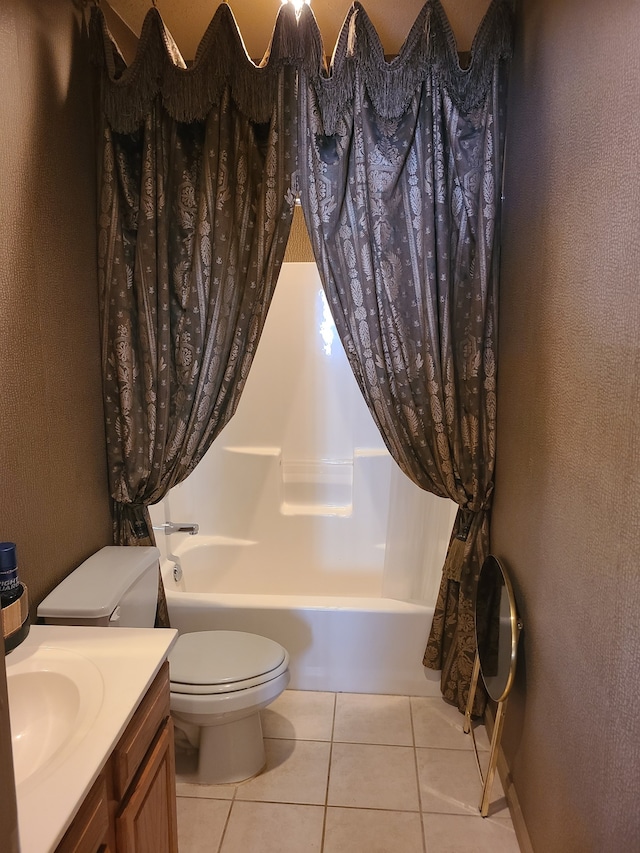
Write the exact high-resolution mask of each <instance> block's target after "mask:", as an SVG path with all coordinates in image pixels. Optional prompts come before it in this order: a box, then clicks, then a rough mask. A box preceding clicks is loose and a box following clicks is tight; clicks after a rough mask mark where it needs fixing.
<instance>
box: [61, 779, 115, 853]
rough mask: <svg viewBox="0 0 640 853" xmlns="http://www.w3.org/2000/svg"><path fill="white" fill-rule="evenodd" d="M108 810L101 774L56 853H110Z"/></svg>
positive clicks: (105, 787)
mask: <svg viewBox="0 0 640 853" xmlns="http://www.w3.org/2000/svg"><path fill="white" fill-rule="evenodd" d="M109 829H110V828H109V808H108V797H107V784H106V777H105V774H104V773H102V774H101V775H100V776H99V777H98V779H97V780H96V783H95V784H94V786H93V788H92V789H91V790H90V791H89V793H88V794H87V797H86V799H85V801H84V803H83V804H82V806H81V807H80V811H79V812H78V814H77V815H76V817H75V818H74V821H73V823H72V824H71V826H70V827H69V829H68V831H67V833H66V835H65V836H64V838H63V839H62V841H61V842H60V844H59V845H58V846H57V848H56V853H111V851H112V850H113V848H112V846H111V843H110V831H109Z"/></svg>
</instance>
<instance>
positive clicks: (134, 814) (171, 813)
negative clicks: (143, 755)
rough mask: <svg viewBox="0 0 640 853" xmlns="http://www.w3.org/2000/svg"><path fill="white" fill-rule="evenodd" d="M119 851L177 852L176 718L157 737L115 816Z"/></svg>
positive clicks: (122, 852) (140, 852) (136, 852)
mask: <svg viewBox="0 0 640 853" xmlns="http://www.w3.org/2000/svg"><path fill="white" fill-rule="evenodd" d="M116 838H117V849H118V853H177V852H178V830H177V820H176V792H175V758H174V754H173V720H171V718H169V719H168V720H167V721H166V722H165V724H164V726H163V727H162V729H161V731H160V733H159V735H158V737H157V738H156V740H155V742H154V744H153V746H152V748H151V750H150V753H149V755H148V756H147V759H146V761H145V762H144V764H143V767H142V769H141V771H140V774H139V776H138V778H137V779H136V781H135V784H134V786H133V788H132V790H131V793H130V794H129V796H128V797H127V799H126V801H125V802H124V804H123V806H122V808H121V810H120V813H119V814H118V816H117V817H116Z"/></svg>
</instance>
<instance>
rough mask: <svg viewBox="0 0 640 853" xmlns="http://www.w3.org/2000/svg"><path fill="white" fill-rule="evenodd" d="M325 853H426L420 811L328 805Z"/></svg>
mask: <svg viewBox="0 0 640 853" xmlns="http://www.w3.org/2000/svg"><path fill="white" fill-rule="evenodd" d="M322 849H323V853H347V851H348V853H400V851H402V853H423V841H422V823H421V820H420V815H419V814H418V813H417V812H392V811H373V810H371V809H342V808H328V809H327V819H326V828H325V837H324V847H323V848H322Z"/></svg>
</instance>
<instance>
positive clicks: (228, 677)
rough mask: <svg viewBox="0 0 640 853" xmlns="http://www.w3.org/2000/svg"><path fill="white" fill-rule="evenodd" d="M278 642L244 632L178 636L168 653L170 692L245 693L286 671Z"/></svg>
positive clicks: (214, 632)
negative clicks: (242, 691) (244, 691)
mask: <svg viewBox="0 0 640 853" xmlns="http://www.w3.org/2000/svg"><path fill="white" fill-rule="evenodd" d="M288 665H289V655H288V654H287V652H286V651H285V649H283V648H282V646H281V645H280V644H279V643H276V642H274V641H273V640H269V639H268V638H267V637H261V636H258V635H257V634H247V633H245V632H244V631H195V632H193V633H189V634H181V635H180V636H179V637H178V639H177V641H176V644H175V645H174V647H173V649H172V650H171V653H170V654H169V672H170V680H171V692H172V693H178V694H195V695H197V694H201V695H213V694H216V693H234V692H236V691H240V690H246V689H248V688H250V687H255V686H257V685H260V684H264V683H266V682H269V681H271V680H272V679H275V678H277V677H278V676H279V675H281V674H282V673H283V672H285V671H286V670H287V667H288Z"/></svg>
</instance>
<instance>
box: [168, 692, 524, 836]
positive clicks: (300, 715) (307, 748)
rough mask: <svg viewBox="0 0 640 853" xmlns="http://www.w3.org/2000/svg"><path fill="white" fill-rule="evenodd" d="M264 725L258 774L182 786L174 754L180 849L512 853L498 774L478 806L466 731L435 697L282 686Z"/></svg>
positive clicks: (480, 736)
mask: <svg viewBox="0 0 640 853" xmlns="http://www.w3.org/2000/svg"><path fill="white" fill-rule="evenodd" d="M262 721H263V731H264V736H265V746H266V752H267V766H266V769H265V770H264V771H263V772H262V773H261V774H260V775H259V776H256V777H255V778H253V779H249V780H248V781H246V782H242V783H240V784H237V785H210V786H205V785H193V784H188V783H187V782H184V781H181V779H180V775H179V770H180V762H178V785H177V787H178V835H179V846H180V853H518V851H519V848H518V844H517V841H516V837H515V833H514V831H513V826H512V823H511V819H510V816H509V811H508V809H507V806H506V802H505V799H504V795H503V792H502V788H501V786H500V780H499V779H498V778H497V776H496V781H495V783H494V788H493V792H492V798H491V809H490V814H489V817H488V818H485V819H483V818H481V817H480V816H479V814H478V802H479V799H480V793H481V790H480V788H481V786H480V779H479V776H478V771H477V769H476V765H475V759H474V755H473V747H472V743H471V737H470V736H469V735H465V734H464V733H463V732H462V721H463V718H462V715H461V714H459V713H458V712H457V711H456V710H455V709H454V708H452V707H450V706H449V705H447V704H446V703H445V702H444V701H443V700H442V699H439V698H436V699H425V698H416V697H407V696H370V695H362V694H354V693H337V694H336V693H314V692H306V691H295V690H287V691H285V692H284V693H283V694H282V695H281V696H280V697H279V698H278V699H277V700H276V701H275V702H274V703H273V704H272V705H270V706H269V707H268V708H267V709H265V710H264V711H263V712H262ZM476 737H477V740H478V744H479V746H480V748H481V750H482V755H483V756H484V757H485V761H486V760H487V758H488V747H489V744H488V740H487V736H486V733H485V731H484V727H482V726H480V727H478V728H477V729H476Z"/></svg>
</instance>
